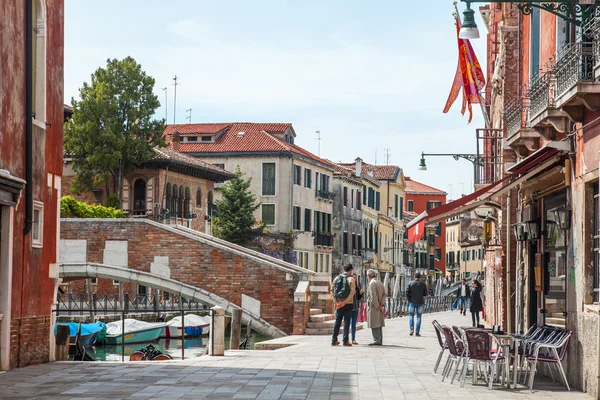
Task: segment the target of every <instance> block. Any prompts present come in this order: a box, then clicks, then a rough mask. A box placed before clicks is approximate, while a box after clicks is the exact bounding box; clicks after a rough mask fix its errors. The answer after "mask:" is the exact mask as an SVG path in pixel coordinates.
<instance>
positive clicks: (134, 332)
mask: <svg viewBox="0 0 600 400" xmlns="http://www.w3.org/2000/svg"><path fill="white" fill-rule="evenodd" d="M165 326H166V324H165V323H162V322H158V323H157V322H145V321H139V320H137V319H133V318H126V319H125V335H124V336H125V338H123V320H119V321H115V322H110V323H108V324H106V337H105V338H104V341H105V342H106V343H107V344H122V343H123V341H125V344H127V343H141V342H154V341H155V340H157V339H158V338H159V337H160V335H161V334H162V333H163V331H164V329H165Z"/></svg>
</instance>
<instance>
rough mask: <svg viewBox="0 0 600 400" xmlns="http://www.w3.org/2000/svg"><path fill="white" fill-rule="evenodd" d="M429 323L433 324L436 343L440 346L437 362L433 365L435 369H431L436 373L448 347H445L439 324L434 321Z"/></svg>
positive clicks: (442, 332)
mask: <svg viewBox="0 0 600 400" xmlns="http://www.w3.org/2000/svg"><path fill="white" fill-rule="evenodd" d="M431 323H432V324H433V328H434V330H435V334H436V335H437V338H438V343H439V344H440V349H441V350H440V354H439V355H438V358H437V361H436V363H435V367H433V372H437V369H438V367H439V366H440V362H441V361H442V357H443V356H444V351H446V350H447V349H448V346H447V345H446V339H445V336H444V331H443V330H442V326H441V325H440V323H439V322H437V320H435V319H434V320H433V321H432V322H431Z"/></svg>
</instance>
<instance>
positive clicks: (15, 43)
mask: <svg viewBox="0 0 600 400" xmlns="http://www.w3.org/2000/svg"><path fill="white" fill-rule="evenodd" d="M63 17H64V4H63V1H62V0H45V1H44V0H27V1H17V0H7V1H4V2H3V4H2V6H1V7H0V20H1V21H2V23H1V24H0V49H1V54H2V58H1V59H0V104H2V115H0V315H1V316H2V318H1V320H0V369H1V370H8V369H11V368H19V367H25V366H27V365H31V364H39V363H43V362H48V361H52V360H53V359H54V338H53V330H52V327H53V325H54V320H55V317H54V316H53V313H52V310H53V307H54V306H55V303H54V299H55V294H56V290H57V284H58V265H57V260H58V240H59V234H58V233H59V231H60V228H59V215H58V214H59V208H60V195H61V178H62V163H63V159H62V148H63V120H64V113H63V96H64V93H63V87H64V82H63V55H64V40H63V37H64V27H63ZM29 66H31V67H30V68H28V67H29Z"/></svg>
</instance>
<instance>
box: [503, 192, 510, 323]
mask: <svg viewBox="0 0 600 400" xmlns="http://www.w3.org/2000/svg"><path fill="white" fill-rule="evenodd" d="M510 196H511V190H509V191H508V193H507V195H506V257H505V259H506V331H507V332H512V324H511V319H510V314H511V312H510V310H511V309H512V305H511V301H510V300H511V299H510V261H511V260H510V206H511V198H510Z"/></svg>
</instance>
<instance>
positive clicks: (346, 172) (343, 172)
mask: <svg viewBox="0 0 600 400" xmlns="http://www.w3.org/2000/svg"><path fill="white" fill-rule="evenodd" d="M327 161H328V162H330V163H331V165H332V166H333V175H334V176H343V177H345V178H346V179H349V180H351V181H353V182H355V183H357V184H361V183H362V181H361V179H360V178H359V177H357V176H355V175H354V170H353V169H352V168H348V167H346V166H343V165H340V164H338V163H334V162H333V161H331V160H327Z"/></svg>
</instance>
